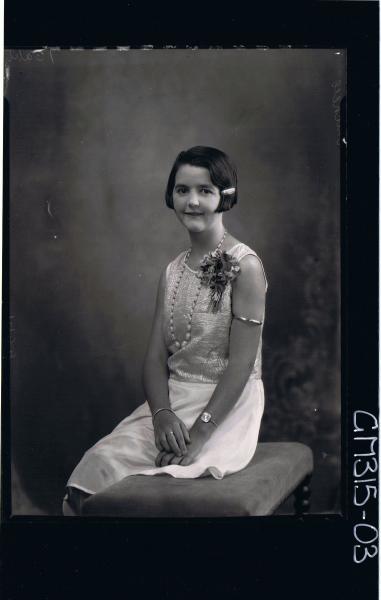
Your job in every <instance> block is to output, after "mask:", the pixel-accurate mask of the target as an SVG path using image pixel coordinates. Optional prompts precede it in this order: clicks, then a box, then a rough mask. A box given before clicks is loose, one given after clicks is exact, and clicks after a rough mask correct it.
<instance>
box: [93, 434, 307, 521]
mask: <svg viewBox="0 0 381 600" xmlns="http://www.w3.org/2000/svg"><path fill="white" fill-rule="evenodd" d="M312 469H313V457H312V452H311V450H310V448H308V446H305V445H304V444H299V443H294V442H279V443H263V444H258V447H257V450H256V453H255V456H254V458H253V460H252V461H251V462H250V463H249V465H248V466H247V467H246V468H245V469H243V470H242V471H239V472H238V473H233V474H232V475H229V476H227V477H225V478H224V479H221V480H217V479H214V478H213V477H202V478H200V479H176V478H174V477H171V476H170V475H155V476H148V475H133V476H130V477H126V478H125V479H123V480H122V481H120V482H118V483H116V484H114V485H112V486H110V487H109V488H107V489H106V490H105V491H103V492H99V493H98V494H95V495H94V496H92V497H90V498H89V499H88V500H86V501H85V503H84V505H83V514H84V515H85V516H112V517H141V518H146V517H247V516H259V515H269V514H271V513H272V512H274V510H275V509H276V508H277V507H278V506H279V505H280V504H281V503H282V502H283V501H284V500H285V499H286V498H287V497H289V496H290V495H291V494H292V493H294V494H295V505H294V506H295V511H296V514H299V515H301V514H303V513H305V512H308V508H309V501H308V498H309V495H310V493H309V487H308V484H309V478H310V476H311V473H312Z"/></svg>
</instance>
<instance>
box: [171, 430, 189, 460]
mask: <svg viewBox="0 0 381 600" xmlns="http://www.w3.org/2000/svg"><path fill="white" fill-rule="evenodd" d="M173 430H174V432H175V435H176V439H177V443H178V445H179V448H180V451H181V454H182V455H184V454H186V453H187V447H186V444H185V440H184V435H183V430H182V429H181V426H180V423H176V424H175V425H174V427H173Z"/></svg>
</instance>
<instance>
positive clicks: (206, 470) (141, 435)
mask: <svg viewBox="0 0 381 600" xmlns="http://www.w3.org/2000/svg"><path fill="white" fill-rule="evenodd" d="M228 252H229V254H231V255H232V256H233V257H235V258H236V259H237V260H238V261H240V260H242V258H243V257H244V256H247V255H248V254H252V255H254V256H257V255H256V253H255V252H254V250H252V249H251V248H249V247H248V246H246V245H245V244H242V243H239V244H236V245H235V246H233V247H232V248H231V249H230V250H228ZM185 255H186V252H185V251H184V252H181V253H180V254H179V255H178V256H177V257H176V258H175V259H174V260H173V261H172V262H171V263H170V264H169V265H168V267H167V270H166V286H165V306H164V320H163V336H164V339H165V343H166V345H167V348H168V351H169V358H168V369H169V381H168V389H169V400H170V405H171V408H172V409H173V410H174V411H175V413H176V414H177V415H178V416H179V418H180V419H182V420H183V421H184V423H185V425H186V426H187V428H188V429H190V428H191V427H192V425H193V423H194V422H195V419H197V418H198V417H199V415H200V413H201V412H202V411H203V409H204V407H205V406H206V405H207V403H208V402H209V399H210V397H211V395H212V393H213V391H214V389H215V387H216V385H217V383H218V381H219V378H220V377H221V375H222V373H223V372H224V370H225V369H226V366H227V364H228V351H229V332H230V327H231V322H232V289H231V284H230V283H229V284H228V285H227V286H226V288H225V290H224V293H223V296H222V301H221V304H220V309H219V311H218V312H217V313H212V312H211V309H210V290H209V288H208V287H206V286H202V287H201V290H200V294H199V296H198V299H197V303H196V305H195V309H194V312H193V318H192V330H191V339H190V340H189V342H188V343H187V345H185V346H184V347H181V348H178V347H177V346H176V345H175V343H174V341H173V338H172V337H171V334H170V327H169V322H170V305H171V301H172V299H173V297H174V286H175V284H176V281H177V280H178V278H179V273H180V272H181V269H182V266H183V264H184V260H185ZM258 259H259V257H258ZM259 260H260V259H259ZM261 265H262V262H261ZM262 269H263V265H262ZM263 273H264V271H263ZM238 276H239V275H238ZM264 277H265V280H266V275H265V273H264ZM198 283H199V280H198V277H197V272H196V271H194V270H192V269H191V268H190V267H188V265H186V266H185V269H184V271H183V275H182V278H181V282H180V285H179V287H178V292H177V297H176V303H175V306H174V313H173V319H174V326H175V332H176V338H177V339H178V340H184V339H185V334H186V331H187V329H186V326H187V315H188V314H189V313H190V311H191V305H192V302H193V300H194V298H195V296H196V292H197V288H198ZM266 290H267V280H266ZM242 316H245V315H242ZM262 327H263V325H261V336H260V341H259V345H258V350H257V356H256V360H255V363H254V367H253V370H252V373H251V375H250V377H249V379H248V381H247V383H246V385H245V387H244V389H243V391H242V393H241V395H240V397H239V398H238V399H237V402H236V403H235V404H234V406H233V408H232V409H231V411H230V412H229V413H228V415H227V416H226V418H225V419H224V421H223V422H222V423H221V424H219V426H218V427H217V428H216V429H215V431H214V432H213V434H212V435H211V437H210V438H209V440H208V441H207V442H206V443H205V445H204V446H203V448H202V450H201V451H200V453H199V455H198V457H197V458H196V460H195V462H194V463H192V464H190V465H188V466H181V465H168V466H165V467H156V466H155V459H156V456H157V454H158V449H157V448H156V446H155V438H154V429H153V424H152V415H151V410H150V407H149V405H148V402H144V403H143V404H142V405H140V406H139V407H138V408H136V410H134V411H133V412H132V413H131V414H130V415H129V416H128V417H126V418H125V419H123V421H121V422H120V423H119V425H117V427H116V428H115V429H114V430H113V431H112V432H111V433H110V434H109V435H106V436H105V437H104V438H102V439H101V440H99V441H98V442H97V443H96V444H95V445H94V446H92V447H91V448H90V449H89V450H87V452H86V453H85V454H84V456H83V457H82V459H81V461H80V462H79V464H78V465H77V466H76V468H75V469H74V471H73V473H72V474H71V476H70V478H69V480H68V482H67V486H68V487H69V486H72V487H74V488H78V489H80V490H83V491H84V492H87V493H89V494H93V493H95V492H99V491H101V490H104V489H105V488H107V487H108V486H110V485H112V484H114V483H116V482H118V481H120V480H121V479H123V478H124V477H127V476H129V475H137V474H142V475H156V474H162V473H167V474H169V475H171V476H173V477H179V478H196V477H202V476H208V475H209V476H212V477H215V478H216V479H221V478H223V477H224V476H226V475H229V473H234V472H236V471H239V470H240V469H243V468H244V467H245V466H246V465H247V464H248V463H249V462H250V460H251V459H252V457H253V455H254V452H255V449H256V446H257V441H258V434H259V428H260V423H261V418H262V414H263V408H264V389H263V382H262V375H261V361H262Z"/></svg>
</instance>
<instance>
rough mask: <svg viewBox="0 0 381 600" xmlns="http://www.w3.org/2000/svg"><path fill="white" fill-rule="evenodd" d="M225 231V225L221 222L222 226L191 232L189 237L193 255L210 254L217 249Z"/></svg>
mask: <svg viewBox="0 0 381 600" xmlns="http://www.w3.org/2000/svg"><path fill="white" fill-rule="evenodd" d="M224 232H225V227H224V226H223V224H222V223H221V226H220V227H216V228H214V229H212V230H207V231H200V232H194V231H190V232H189V237H190V241H191V247H192V255H193V256H199V255H200V256H201V255H204V254H208V253H209V252H212V251H213V250H215V249H216V247H217V246H218V244H219V243H220V241H221V240H222V237H223V235H224Z"/></svg>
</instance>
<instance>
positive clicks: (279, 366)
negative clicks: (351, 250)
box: [6, 49, 346, 515]
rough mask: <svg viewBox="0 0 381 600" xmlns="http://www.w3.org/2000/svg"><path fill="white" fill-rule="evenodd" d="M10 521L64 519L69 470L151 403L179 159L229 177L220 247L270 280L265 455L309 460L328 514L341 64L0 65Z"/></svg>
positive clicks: (212, 53) (335, 369)
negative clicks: (234, 173)
mask: <svg viewBox="0 0 381 600" xmlns="http://www.w3.org/2000/svg"><path fill="white" fill-rule="evenodd" d="M6 80H7V81H6V97H7V99H8V101H9V130H10V154H9V156H10V207H9V210H10V323H11V394H10V403H11V406H10V410H11V441H12V446H11V457H12V509H13V514H50V515H58V514H60V511H61V501H62V496H63V494H64V486H65V482H66V480H67V478H68V477H69V475H70V473H71V471H72V470H73V468H74V467H75V465H76V464H77V462H78V461H79V459H80V458H81V456H82V454H83V453H84V451H85V450H86V449H88V448H89V447H90V446H91V445H92V444H93V443H95V442H96V441H97V440H98V439H99V438H100V437H102V436H103V435H105V434H107V433H109V432H110V430H111V429H112V428H113V427H114V426H115V425H116V424H117V423H118V422H119V421H120V420H121V419H123V418H124V417H125V416H126V415H127V414H128V413H130V412H131V411H132V410H133V409H134V408H135V407H136V406H138V405H139V404H140V403H141V402H143V401H144V397H143V391H142V385H141V368H142V362H143V357H144V353H145V349H146V345H147V341H148V336H149V332H150V327H151V320H152V316H153V309H154V302H155V295H156V287H157V283H158V278H159V274H160V272H161V270H162V268H163V267H164V266H165V265H166V264H167V263H168V262H169V261H170V260H172V258H173V257H174V256H176V255H177V254H178V253H179V252H180V251H181V250H183V249H184V248H186V247H187V246H188V243H189V242H188V238H187V234H186V231H185V230H183V229H182V227H181V225H180V224H179V223H178V221H177V220H176V217H175V215H174V213H173V212H172V211H170V210H168V209H167V208H166V207H165V204H164V190H165V185H166V181H167V177H168V174H169V170H170V168H171V166H172V163H173V160H174V158H175V156H176V155H177V153H178V152H179V151H180V150H183V149H186V148H188V147H190V146H193V145H198V144H201V145H211V146H216V147H218V148H220V149H222V150H224V151H225V152H227V153H228V154H229V155H231V157H232V158H233V160H234V161H235V163H236V165H237V168H238V181H239V188H238V189H239V203H238V205H237V206H236V207H234V209H233V210H232V211H231V212H230V213H227V214H226V215H225V224H226V226H227V228H228V230H229V231H231V233H232V234H233V235H234V236H236V237H238V238H239V239H241V240H242V241H243V242H245V243H247V244H249V245H250V246H252V247H253V248H254V249H255V250H256V251H257V252H258V254H259V256H260V257H261V258H262V260H263V262H264V266H265V269H266V273H267V277H268V280H269V290H268V295H267V307H266V325H265V329H264V346H263V379H264V385H265V392H266V407H265V415H264V419H263V424H262V429H261V436H260V440H261V441H283V440H290V441H301V442H304V443H307V444H308V445H310V446H311V448H312V449H313V452H314V458H315V472H314V477H313V485H312V492H313V495H312V510H313V511H314V512H339V510H340V442H341V440H340V431H341V418H340V408H341V401H340V353H339V347H340V331H339V320H340V297H339V292H340V284H339V282H340V229H339V228H340V154H339V106H340V100H341V98H342V97H343V96H344V95H345V85H346V84H345V52H343V51H338V50H329V49H328V50H327V49H324V50H322V49H320V50H319V49H300V50H296V49H281V50H269V49H267V50H247V49H234V50H217V49H215V50H190V49H189V50H175V49H168V50H156V49H155V50H129V51H117V50H115V51H111V50H107V51H94V50H92V51H91V50H85V51H75V50H66V51H64V50H59V51H58V50H57V51H49V50H46V51H45V52H44V53H42V54H38V53H36V54H34V55H28V54H27V53H26V52H25V51H24V53H21V52H18V51H17V50H13V51H7V52H6Z"/></svg>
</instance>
